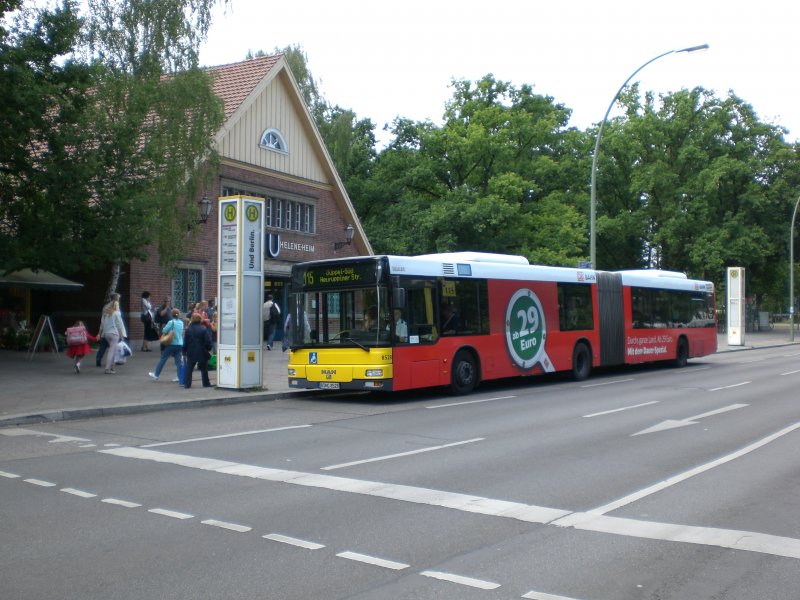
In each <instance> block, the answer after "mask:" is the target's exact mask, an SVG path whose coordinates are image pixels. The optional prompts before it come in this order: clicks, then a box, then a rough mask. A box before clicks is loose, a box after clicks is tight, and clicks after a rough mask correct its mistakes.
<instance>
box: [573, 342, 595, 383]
mask: <svg viewBox="0 0 800 600" xmlns="http://www.w3.org/2000/svg"><path fill="white" fill-rule="evenodd" d="M591 372H592V353H591V352H589V347H588V346H587V345H586V344H584V343H583V342H580V343H578V344H575V349H574V350H573V351H572V378H573V379H574V380H575V381H583V380H584V379H586V378H587V377H589V373H591Z"/></svg>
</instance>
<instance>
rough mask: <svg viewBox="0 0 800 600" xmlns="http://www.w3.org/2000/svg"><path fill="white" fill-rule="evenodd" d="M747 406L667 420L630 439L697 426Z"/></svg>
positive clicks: (733, 406)
mask: <svg viewBox="0 0 800 600" xmlns="http://www.w3.org/2000/svg"><path fill="white" fill-rule="evenodd" d="M746 406H749V405H748V404H731V405H730V406H726V407H724V408H718V409H717V410H711V411H708V412H705V413H703V414H701V415H695V416H693V417H688V418H686V419H680V420H676V419H667V420H666V421H661V423H659V424H658V425H653V426H652V427H649V428H647V429H642V430H641V431H638V432H636V433H632V434H631V437H633V436H634V435H644V434H646V433H656V432H658V431H666V430H667V429H675V428H677V427H686V426H687V425H697V421H698V420H700V419H704V418H705V417H712V416H714V415H721V414H722V413H726V412H730V411H732V410H738V409H740V408H744V407H746Z"/></svg>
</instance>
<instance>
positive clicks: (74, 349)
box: [67, 321, 97, 375]
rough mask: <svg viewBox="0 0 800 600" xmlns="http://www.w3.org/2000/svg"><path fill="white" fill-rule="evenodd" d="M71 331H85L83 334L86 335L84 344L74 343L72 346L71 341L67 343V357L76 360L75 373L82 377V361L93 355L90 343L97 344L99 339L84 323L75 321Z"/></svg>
mask: <svg viewBox="0 0 800 600" xmlns="http://www.w3.org/2000/svg"><path fill="white" fill-rule="evenodd" d="M70 329H72V330H74V329H77V330H81V329H82V330H83V333H85V334H86V341H84V342H82V343H80V342H79V343H72V344H70V343H69V341H68V342H67V356H68V357H70V358H72V359H74V361H75V372H76V373H77V374H78V375H80V373H81V359H82V358H83V357H84V356H86V355H87V354H91V353H92V349H91V348H90V347H89V341H90V340H91V341H92V342H97V338H96V337H94V336H93V335H92V334H91V333H89V332H88V331H87V330H86V325H84V324H83V321H75V325H73V326H72V327H70Z"/></svg>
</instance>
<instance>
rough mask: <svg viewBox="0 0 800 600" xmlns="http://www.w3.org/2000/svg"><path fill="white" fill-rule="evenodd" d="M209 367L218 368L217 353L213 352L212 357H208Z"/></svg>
mask: <svg viewBox="0 0 800 600" xmlns="http://www.w3.org/2000/svg"><path fill="white" fill-rule="evenodd" d="M208 368H209V369H216V368H217V355H216V354H212V355H211V358H209V359H208Z"/></svg>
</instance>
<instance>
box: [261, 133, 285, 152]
mask: <svg viewBox="0 0 800 600" xmlns="http://www.w3.org/2000/svg"><path fill="white" fill-rule="evenodd" d="M258 146H259V147H260V148H263V149H264V150H273V151H275V152H280V153H281V154H289V148H288V147H287V146H286V140H285V139H284V138H283V135H281V132H280V131H278V130H277V129H267V130H266V131H265V132H264V133H262V134H261V141H260V142H259V143H258Z"/></svg>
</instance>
